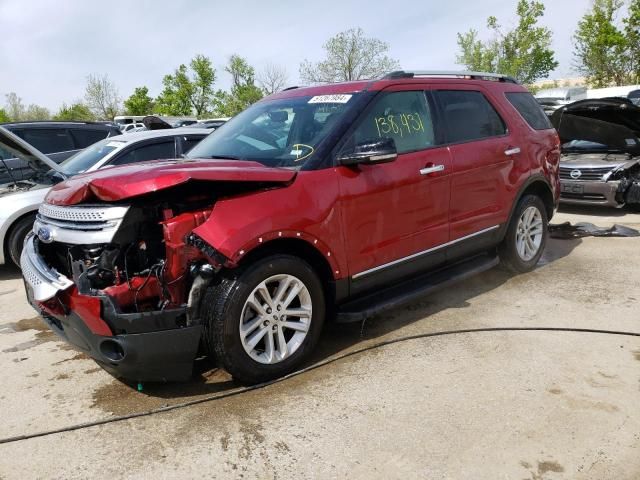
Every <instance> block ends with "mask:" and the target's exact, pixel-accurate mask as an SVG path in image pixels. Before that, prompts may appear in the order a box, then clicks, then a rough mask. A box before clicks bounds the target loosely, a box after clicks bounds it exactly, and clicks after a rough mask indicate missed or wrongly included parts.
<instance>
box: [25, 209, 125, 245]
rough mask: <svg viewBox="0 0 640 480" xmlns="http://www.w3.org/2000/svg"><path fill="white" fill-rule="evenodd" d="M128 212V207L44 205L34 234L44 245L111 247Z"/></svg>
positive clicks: (34, 227) (39, 212)
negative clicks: (103, 245) (51, 243)
mask: <svg viewBox="0 0 640 480" xmlns="http://www.w3.org/2000/svg"><path fill="white" fill-rule="evenodd" d="M128 210H129V207H128V206H109V205H98V206H95V205H87V206H78V207H76V206H74V207H62V206H57V205H48V204H42V205H40V208H39V209H38V215H37V216H36V221H35V223H34V225H33V232H34V233H35V234H36V235H38V236H39V237H40V239H41V240H42V241H44V242H51V241H58V242H62V243H70V244H73V245H82V244H97V243H109V242H111V240H112V239H113V237H114V235H115V233H116V231H117V230H118V228H119V227H120V224H121V223H122V220H123V219H124V217H125V215H126V213H127V211H128Z"/></svg>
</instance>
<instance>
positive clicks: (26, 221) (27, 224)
mask: <svg viewBox="0 0 640 480" xmlns="http://www.w3.org/2000/svg"><path fill="white" fill-rule="evenodd" d="M35 220H36V216H35V215H29V216H27V217H24V218H22V219H20V220H18V221H17V222H16V223H15V224H14V225H13V226H12V227H11V231H10V232H9V237H8V238H7V253H8V254H9V258H10V259H11V261H12V262H13V263H14V264H15V265H16V266H17V267H18V268H20V254H21V253H22V246H23V245H24V239H25V238H26V236H27V234H28V233H29V232H30V231H31V230H32V229H33V222H35Z"/></svg>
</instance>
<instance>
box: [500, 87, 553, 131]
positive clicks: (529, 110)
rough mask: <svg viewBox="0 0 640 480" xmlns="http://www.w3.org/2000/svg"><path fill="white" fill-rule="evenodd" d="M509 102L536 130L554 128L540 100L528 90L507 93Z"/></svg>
mask: <svg viewBox="0 0 640 480" xmlns="http://www.w3.org/2000/svg"><path fill="white" fill-rule="evenodd" d="M505 95H506V97H507V100H509V103H511V105H513V107H514V108H515V109H516V110H517V111H518V113H519V114H520V115H521V116H522V118H524V120H525V121H526V122H527V123H528V124H529V126H530V127H531V128H533V129H534V130H547V129H549V128H553V126H552V125H551V122H550V121H549V117H547V115H546V114H545V113H544V110H542V107H541V106H540V104H539V103H538V101H537V100H536V99H535V98H533V95H531V94H530V93H528V92H507V93H505Z"/></svg>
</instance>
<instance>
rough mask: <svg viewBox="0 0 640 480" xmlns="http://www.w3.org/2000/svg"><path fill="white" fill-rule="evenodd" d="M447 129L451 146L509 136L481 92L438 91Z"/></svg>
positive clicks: (501, 121) (500, 119) (496, 113)
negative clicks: (452, 144)
mask: <svg viewBox="0 0 640 480" xmlns="http://www.w3.org/2000/svg"><path fill="white" fill-rule="evenodd" d="M435 96H436V98H437V99H438V102H439V103H440V105H441V108H442V112H443V115H444V119H445V122H446V125H447V139H448V141H449V142H450V143H458V142H468V141H470V140H480V139H482V138H488V137H496V136H500V135H504V134H505V133H507V128H506V126H505V124H504V121H503V120H502V118H500V115H498V112H496V110H495V109H494V108H493V106H492V105H491V104H490V103H489V101H488V100H487V99H486V97H485V96H484V95H483V94H482V93H480V92H473V91H468V90H449V91H437V92H435Z"/></svg>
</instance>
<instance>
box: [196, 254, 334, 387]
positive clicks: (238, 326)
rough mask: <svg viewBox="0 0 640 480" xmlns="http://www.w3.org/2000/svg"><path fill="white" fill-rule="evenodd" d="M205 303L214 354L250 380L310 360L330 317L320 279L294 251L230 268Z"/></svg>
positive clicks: (261, 379)
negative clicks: (326, 313)
mask: <svg viewBox="0 0 640 480" xmlns="http://www.w3.org/2000/svg"><path fill="white" fill-rule="evenodd" d="M201 308H203V309H206V311H205V312H204V315H203V317H204V319H205V325H206V335H207V341H208V344H209V348H210V350H211V353H212V354H213V355H214V356H215V357H216V359H217V361H218V362H219V363H220V364H221V366H222V367H223V368H224V369H225V370H226V371H227V372H229V373H230V374H231V375H232V376H233V377H234V378H235V379H237V380H239V381H240V382H242V383H247V384H255V383H261V382H265V381H268V380H271V379H274V378H278V377H281V376H283V375H286V374H287V373H290V372H292V371H293V370H294V369H295V368H296V367H297V366H299V365H300V364H301V363H302V362H304V360H305V359H306V358H307V357H308V356H309V354H310V353H311V351H312V350H313V348H314V347H315V345H316V344H317V342H318V339H319V337H320V332H321V330H322V324H323V322H324V318H325V298H324V290H323V288H322V283H321V282H320V279H319V278H318V276H317V274H316V273H315V271H314V270H313V269H312V268H311V267H310V266H309V265H308V264H307V263H306V262H305V261H303V260H301V259H299V258H297V257H294V256H290V255H274V256H270V257H267V258H264V259H262V260H259V261H257V262H256V263H254V264H252V265H249V266H247V267H244V268H240V269H238V270H232V271H230V272H228V274H227V276H225V277H224V278H223V279H222V280H221V281H220V283H219V284H217V285H214V286H212V287H210V288H209V289H208V291H207V293H206V295H205V297H204V299H203V303H202V307H201Z"/></svg>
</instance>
